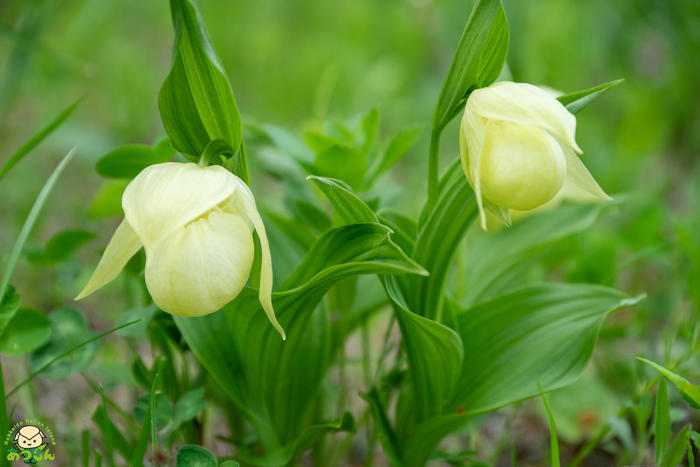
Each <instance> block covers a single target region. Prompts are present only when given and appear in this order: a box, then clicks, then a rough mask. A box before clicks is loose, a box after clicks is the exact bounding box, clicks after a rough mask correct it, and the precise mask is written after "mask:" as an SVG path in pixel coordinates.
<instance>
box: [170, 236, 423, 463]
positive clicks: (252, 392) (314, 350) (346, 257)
mask: <svg viewBox="0 0 700 467" xmlns="http://www.w3.org/2000/svg"><path fill="white" fill-rule="evenodd" d="M389 232H390V231H389V229H388V228H387V227H384V226H382V225H380V224H354V225H349V226H344V227H340V228H338V229H334V230H331V231H329V232H327V233H326V234H324V235H323V236H322V237H321V238H320V239H319V240H318V241H317V242H316V243H315V244H314V246H313V247H312V248H311V250H310V251H309V252H308V253H307V255H306V257H305V259H304V260H303V261H302V262H301V264H300V265H299V266H298V268H297V270H296V271H295V272H293V273H292V274H291V275H290V277H289V279H288V280H287V281H286V282H285V284H283V289H286V291H285V292H279V293H275V294H273V304H274V308H275V311H276V313H277V316H278V319H279V321H280V323H281V324H282V326H283V327H284V329H285V330H286V331H287V341H286V342H283V341H282V339H280V337H279V335H278V334H277V333H276V332H275V330H274V329H273V328H272V327H271V326H270V325H269V323H268V322H267V318H266V317H265V314H264V313H263V312H262V309H261V308H260V304H259V300H258V298H257V291H255V290H253V289H250V288H246V289H244V290H243V291H242V292H241V294H240V295H239V296H238V297H237V298H236V299H235V300H234V301H233V302H231V303H230V304H228V305H227V306H225V307H224V308H223V309H222V310H220V311H219V312H216V313H213V314H210V315H207V316H204V317H200V318H182V317H174V319H175V322H176V324H177V326H178V328H179V329H180V332H181V333H182V334H183V336H184V338H185V340H186V341H187V343H188V345H189V347H190V348H191V349H192V352H193V353H194V355H195V356H196V357H197V359H198V360H199V361H200V363H201V364H202V365H203V366H204V367H205V368H206V369H207V370H208V371H209V373H210V374H211V375H212V376H213V377H214V379H215V380H216V381H217V382H218V383H219V384H220V386H221V387H222V388H223V390H224V391H225V392H226V394H227V395H228V396H229V397H230V398H231V399H232V400H233V401H234V403H236V405H238V407H239V408H240V410H241V411H242V412H243V413H244V414H245V415H246V416H247V417H248V419H249V421H250V422H251V424H252V425H253V426H254V427H255V428H256V430H257V432H258V435H259V437H260V440H261V443H262V445H263V447H264V449H265V450H266V453H267V454H271V453H273V452H276V451H278V450H279V449H282V448H283V447H284V446H285V445H287V444H288V443H290V442H294V441H295V440H296V439H297V437H298V436H300V434H301V432H302V428H303V426H304V424H305V420H306V418H307V415H308V411H309V409H310V407H311V403H312V402H313V400H314V398H315V396H316V393H317V391H318V389H319V386H320V384H321V381H322V379H323V377H324V374H325V371H326V369H327V366H328V364H329V358H330V355H331V337H332V336H331V332H330V329H329V322H328V317H327V316H326V314H325V313H324V312H323V311H322V310H321V309H317V308H316V305H317V304H318V303H319V301H320V300H321V298H322V297H323V295H324V294H325V293H326V291H327V290H328V289H329V288H330V287H331V286H332V285H333V284H334V283H336V282H337V281H338V280H340V279H342V278H345V277H348V276H355V275H360V274H400V273H414V274H415V273H422V272H423V270H422V269H421V268H420V266H418V265H417V264H415V263H414V262H413V261H412V260H410V258H408V257H407V256H406V255H405V253H403V252H402V251H401V250H400V249H399V248H398V247H397V246H396V245H395V244H393V243H392V242H391V241H390V240H389V237H388V234H389Z"/></svg>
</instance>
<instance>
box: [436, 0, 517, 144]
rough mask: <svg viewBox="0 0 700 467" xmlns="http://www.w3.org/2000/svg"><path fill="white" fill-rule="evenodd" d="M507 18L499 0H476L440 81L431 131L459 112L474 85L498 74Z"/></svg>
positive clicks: (479, 85) (488, 81) (504, 50)
mask: <svg viewBox="0 0 700 467" xmlns="http://www.w3.org/2000/svg"><path fill="white" fill-rule="evenodd" d="M508 36H509V31H508V21H507V20H506V15H505V12H504V11H503V6H502V5H501V1H500V0H478V1H477V2H476V3H475V5H474V9H473V10H472V13H471V15H470V16H469V19H468V20H467V25H466V27H465V28H464V32H463V33H462V37H461V39H460V40H459V45H458V46H457V51H456V52H455V54H454V58H453V59H452V64H451V65H450V70H449V71H448V72H447V77H446V78H445V83H444V84H443V85H442V91H440V97H439V98H438V102H437V106H436V107H435V113H434V115H433V131H437V132H440V131H441V130H442V129H443V128H444V127H445V125H447V124H448V123H449V122H450V120H452V118H454V116H455V115H456V114H457V113H458V112H459V109H460V107H461V106H462V105H463V103H464V99H465V98H466V97H467V93H468V92H469V91H470V90H472V89H474V88H482V87H485V86H488V85H489V84H491V83H492V82H493V81H494V80H495V79H496V78H497V77H498V75H499V74H500V72H501V68H503V64H504V63H505V60H506V55H507V53H508Z"/></svg>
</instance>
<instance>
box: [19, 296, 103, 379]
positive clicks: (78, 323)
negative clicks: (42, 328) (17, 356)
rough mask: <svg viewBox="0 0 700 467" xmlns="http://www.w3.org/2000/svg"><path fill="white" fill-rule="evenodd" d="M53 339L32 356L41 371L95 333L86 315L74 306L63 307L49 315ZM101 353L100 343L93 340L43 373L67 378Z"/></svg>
mask: <svg viewBox="0 0 700 467" xmlns="http://www.w3.org/2000/svg"><path fill="white" fill-rule="evenodd" d="M49 321H50V323H51V331H52V335H51V340H50V341H49V343H48V344H46V345H45V346H44V347H42V348H40V349H38V350H37V351H35V352H34V353H33V354H31V355H30V357H29V367H30V368H31V369H32V370H33V371H37V370H38V369H39V368H41V367H43V366H44V365H45V364H46V363H47V362H49V361H51V360H53V359H54V358H55V357H56V356H58V355H61V354H63V353H64V352H65V351H66V350H68V349H70V348H71V347H73V346H75V345H77V344H79V343H80V342H81V341H83V339H85V337H86V336H92V335H94V333H93V332H92V331H90V330H89V329H88V327H87V322H86V321H85V317H84V316H83V315H82V314H81V313H80V312H79V311H77V310H74V309H72V308H59V309H58V310H55V311H53V312H52V313H51V314H49ZM96 352H97V343H96V342H92V343H90V344H88V345H86V346H84V347H82V348H81V349H79V350H76V351H75V352H73V353H72V354H70V355H69V356H67V357H66V358H64V359H62V360H60V361H58V362H56V363H54V364H53V365H52V366H51V367H50V368H48V369H46V370H45V371H44V372H43V373H42V376H44V377H45V378H50V379H61V378H65V377H67V376H68V375H70V374H71V373H74V372H76V371H81V370H83V369H85V368H86V367H87V366H88V365H89V364H90V362H91V361H92V359H93V357H94V356H95V353H96Z"/></svg>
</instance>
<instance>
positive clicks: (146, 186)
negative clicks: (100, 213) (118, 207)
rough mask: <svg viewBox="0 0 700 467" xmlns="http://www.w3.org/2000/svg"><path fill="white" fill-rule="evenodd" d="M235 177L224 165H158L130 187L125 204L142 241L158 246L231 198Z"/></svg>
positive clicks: (149, 168) (127, 190)
mask: <svg viewBox="0 0 700 467" xmlns="http://www.w3.org/2000/svg"><path fill="white" fill-rule="evenodd" d="M234 180H235V177H233V176H232V174H231V173H230V172H228V171H227V170H226V169H224V168H223V167H221V166H211V167H200V166H198V165H197V164H193V163H188V164H182V163H179V162H165V163H162V164H154V165H151V166H149V167H147V168H145V169H144V170H143V171H142V172H141V173H140V174H139V175H138V176H136V178H134V180H132V181H131V183H129V185H128V186H127V187H126V190H125V191H124V196H123V197H122V207H123V208H124V213H125V215H126V219H127V220H128V221H129V224H130V225H131V226H132V228H133V229H134V231H135V232H136V234H137V235H138V236H139V238H140V239H141V241H142V242H143V243H144V244H145V245H151V244H152V245H155V244H156V243H158V242H159V240H160V239H162V238H166V237H168V236H169V235H171V234H172V233H173V232H175V231H177V230H178V229H179V228H181V227H183V226H184V225H185V224H187V223H188V222H191V221H193V220H194V219H196V218H198V217H199V216H202V215H204V214H205V213H206V212H208V211H209V210H211V209H212V208H214V207H215V206H217V205H218V204H220V203H222V202H223V201H225V200H226V199H227V198H229V197H230V196H231V194H232V193H233V191H234V190H235V186H236V185H235V183H234Z"/></svg>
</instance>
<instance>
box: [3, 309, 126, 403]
mask: <svg viewBox="0 0 700 467" xmlns="http://www.w3.org/2000/svg"><path fill="white" fill-rule="evenodd" d="M49 319H50V318H49ZM136 322H137V321H132V322H130V323H126V324H123V325H121V326H117V327H115V328H112V329H110V330H108V331H105V332H103V333H100V334H98V335H96V336H94V337H90V338H89V339H86V340H84V341H82V342H80V343H79V344H77V345H74V346H73V347H71V348H69V349H68V350H66V351H65V352H63V353H60V354H58V355H56V356H55V357H53V358H52V359H51V360H49V361H47V362H46V363H44V364H42V365H41V366H40V367H39V368H37V369H36V370H32V372H31V373H30V374H29V376H27V377H26V378H24V379H23V380H22V381H20V382H19V383H17V385H16V386H15V387H14V388H12V389H11V390H10V392H8V393H7V394H6V398H9V397H11V396H12V395H13V394H14V393H16V392H17V391H18V390H19V389H20V388H21V387H22V386H24V385H25V384H27V383H31V382H32V381H33V380H34V378H35V377H36V376H37V375H39V374H41V373H43V372H44V371H46V370H47V369H48V368H51V366H52V365H53V364H55V363H56V362H60V361H61V360H63V359H64V358H66V357H68V356H70V355H71V354H73V353H74V352H77V351H78V350H81V349H83V348H85V347H87V346H89V345H90V344H92V343H93V342H95V341H97V340H99V339H101V338H103V337H104V336H108V335H110V334H112V333H113V332H115V331H118V330H119V329H122V328H125V327H127V326H131V325H132V324H134V323H136ZM52 332H55V330H53V329H52ZM44 348H45V347H44ZM44 348H42V349H40V350H43V349H44ZM30 366H31V359H30Z"/></svg>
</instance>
